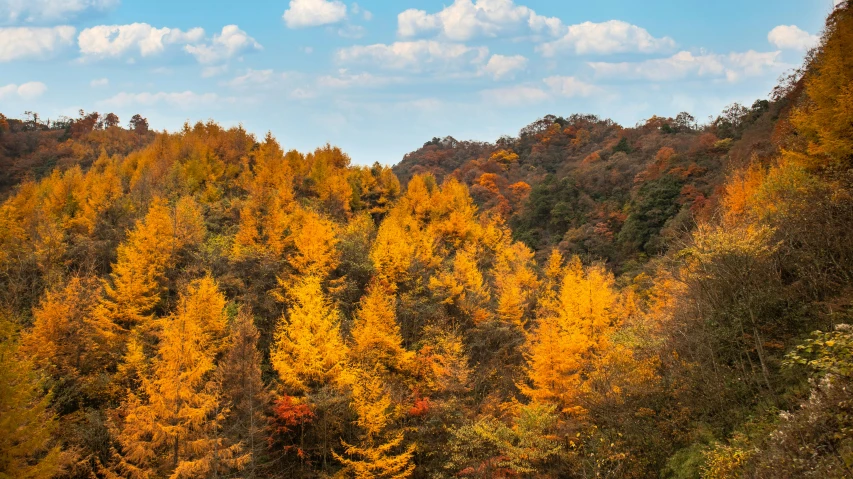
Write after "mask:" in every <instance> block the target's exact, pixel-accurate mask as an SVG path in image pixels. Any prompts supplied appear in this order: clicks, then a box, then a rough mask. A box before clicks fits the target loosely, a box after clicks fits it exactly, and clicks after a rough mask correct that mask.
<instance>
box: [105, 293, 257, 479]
mask: <svg viewBox="0 0 853 479" xmlns="http://www.w3.org/2000/svg"><path fill="white" fill-rule="evenodd" d="M224 306H225V298H224V297H223V296H222V294H221V293H219V292H218V291H217V286H216V283H215V282H214V281H213V279H211V278H210V277H206V278H203V279H200V280H197V281H195V282H193V283H192V284H191V285H190V286H189V287H188V288H187V291H186V292H185V293H184V294H182V296H181V298H180V301H179V305H178V310H177V312H176V313H175V314H174V315H173V316H172V317H171V318H169V319H168V320H167V321H166V324H165V326H164V327H163V332H162V342H161V343H160V347H159V350H158V352H157V357H156V359H155V360H154V364H153V368H152V375H151V377H143V378H142V391H143V393H144V394H141V395H137V394H131V395H130V396H129V398H128V400H127V401H126V402H125V404H124V405H123V406H122V408H121V410H120V413H121V416H122V421H121V423H120V424H119V425H117V426H116V431H115V433H116V437H117V440H118V442H119V444H120V445H121V454H119V455H118V457H117V459H118V461H117V464H116V465H115V470H116V471H117V472H119V473H120V474H122V475H124V476H129V477H134V478H147V477H151V476H168V477H172V478H180V477H201V476H210V475H216V474H219V473H221V472H223V471H227V470H230V469H239V468H241V467H242V466H244V465H245V463H246V462H247V460H248V456H247V455H246V454H244V453H243V452H242V447H241V445H240V444H228V443H227V441H226V440H225V439H224V438H223V437H222V422H223V421H224V419H225V416H226V414H227V413H228V408H227V407H226V406H225V404H224V401H223V399H222V393H221V391H220V390H219V389H220V388H219V384H218V383H217V382H216V381H214V374H213V373H214V369H215V364H214V360H215V357H216V353H217V350H218V349H219V348H221V344H222V343H221V341H222V339H221V334H222V332H223V331H224V325H225V318H224V313H223V308H224Z"/></svg>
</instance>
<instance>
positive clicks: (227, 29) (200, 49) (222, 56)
mask: <svg viewBox="0 0 853 479" xmlns="http://www.w3.org/2000/svg"><path fill="white" fill-rule="evenodd" d="M262 48H263V47H261V44H260V43H258V42H256V41H255V39H254V38H252V37H250V36H249V35H247V34H246V32H244V31H243V30H240V28H239V27H238V26H237V25H226V26H224V27H222V32H221V33H218V34H216V35H214V36H213V40H211V41H210V42H209V43H207V44H204V45H187V46H185V47H184V50H186V51H187V53H189V54H191V55H193V56H194V57H196V60H198V62H199V63H218V62H221V61H225V60H228V59H230V58H231V57H234V56H235V55H239V54H240V53H243V52H246V51H250V50H260V49H262Z"/></svg>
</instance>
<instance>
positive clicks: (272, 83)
mask: <svg viewBox="0 0 853 479" xmlns="http://www.w3.org/2000/svg"><path fill="white" fill-rule="evenodd" d="M303 79H304V75H302V74H300V73H296V72H276V71H274V70H271V69H270V70H253V69H251V68H249V69H248V70H246V73H244V74H242V75H239V76H236V77H234V78H232V79H231V80H228V81H227V82H224V83H221V84H222V85H225V86H228V87H231V88H234V89H237V90H256V89H270V88H276V89H279V88H282V87H283V86H286V85H287V84H292V83H294V82H296V81H297V80H303Z"/></svg>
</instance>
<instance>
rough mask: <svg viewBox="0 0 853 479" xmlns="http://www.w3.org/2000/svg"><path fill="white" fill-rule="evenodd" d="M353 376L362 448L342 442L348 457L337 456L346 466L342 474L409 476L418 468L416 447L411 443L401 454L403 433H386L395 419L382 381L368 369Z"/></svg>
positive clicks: (393, 478) (362, 477) (365, 478)
mask: <svg viewBox="0 0 853 479" xmlns="http://www.w3.org/2000/svg"><path fill="white" fill-rule="evenodd" d="M354 376H355V380H354V382H353V388H352V389H353V391H352V403H351V407H352V408H353V410H354V411H355V413H356V416H357V417H358V419H357V420H356V424H357V425H358V427H359V428H360V429H361V431H362V435H361V442H360V444H359V445H352V444H348V443H346V442H345V441H342V443H343V445H344V447H345V454H346V455H347V456H349V457H344V456H340V455H338V454H334V456H335V459H337V460H338V461H340V462H341V464H343V465H344V471H343V475H344V476H345V477H353V478H356V479H372V478H382V479H403V478H407V477H410V476H411V475H412V471H414V469H415V465H414V464H413V463H412V456H413V455H414V451H415V446H414V444H412V445H409V446H408V447H405V448H402V450H401V451H400V449H401V445H402V443H403V440H404V435H403V433H402V432H397V433H392V432H389V431H388V430H387V429H388V426H389V424H390V423H391V421H392V419H393V415H392V412H391V411H392V409H393V408H392V402H391V398H390V396H389V394H388V392H387V391H386V390H385V387H384V386H383V382H382V379H381V378H380V377H379V376H377V375H376V374H373V373H370V372H367V371H365V370H356V371H355V374H354ZM397 451H399V452H397Z"/></svg>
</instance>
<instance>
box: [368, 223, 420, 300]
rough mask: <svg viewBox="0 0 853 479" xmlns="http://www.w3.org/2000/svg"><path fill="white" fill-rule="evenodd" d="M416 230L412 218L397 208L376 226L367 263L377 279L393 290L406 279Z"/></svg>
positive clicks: (413, 250) (410, 264)
mask: <svg viewBox="0 0 853 479" xmlns="http://www.w3.org/2000/svg"><path fill="white" fill-rule="evenodd" d="M415 229H416V226H415V225H414V221H413V220H412V218H411V217H410V216H408V215H406V214H405V213H404V212H402V211H401V209H400V208H397V209H395V210H393V211H392V212H391V214H389V215H388V217H387V218H385V221H383V222H382V224H381V225H380V226H379V231H378V232H377V234H376V240H375V241H374V242H373V248H372V249H371V251H370V259H371V261H372V262H373V267H374V268H375V269H376V277H377V278H378V279H379V280H380V281H382V282H383V283H385V284H387V285H388V286H389V287H391V288H393V289H396V287H397V284H398V283H401V282H403V281H405V280H406V279H408V272H409V268H411V266H412V262H413V260H414V257H415V250H416V243H417V240H416V239H415V238H412V236H413V233H414V231H413V230H415Z"/></svg>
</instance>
